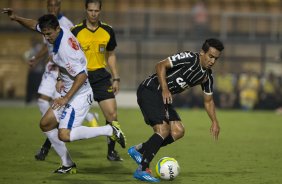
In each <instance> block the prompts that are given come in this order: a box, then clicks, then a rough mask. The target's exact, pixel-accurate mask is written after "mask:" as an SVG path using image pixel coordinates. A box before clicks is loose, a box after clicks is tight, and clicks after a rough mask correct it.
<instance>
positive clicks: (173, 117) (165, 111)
mask: <svg viewBox="0 0 282 184" xmlns="http://www.w3.org/2000/svg"><path fill="white" fill-rule="evenodd" d="M137 102H138V105H139V107H140V109H141V111H142V114H143V116H144V120H145V122H146V123H147V124H148V125H151V126H154V125H156V124H162V123H163V121H165V122H167V123H168V122H169V121H181V119H180V117H179V115H178V114H177V112H176V111H175V109H174V108H173V106H172V105H165V104H164V103H163V98H162V94H161V92H160V91H156V90H152V89H149V88H146V87H144V86H143V85H140V86H139V87H138V90H137Z"/></svg>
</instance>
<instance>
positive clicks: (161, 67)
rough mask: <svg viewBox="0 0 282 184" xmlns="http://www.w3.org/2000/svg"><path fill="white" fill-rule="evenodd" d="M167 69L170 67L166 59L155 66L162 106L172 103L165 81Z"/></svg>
mask: <svg viewBox="0 0 282 184" xmlns="http://www.w3.org/2000/svg"><path fill="white" fill-rule="evenodd" d="M169 68H171V65H170V62H169V60H168V59H165V60H162V61H160V62H158V63H157V64H156V72H157V75H158V80H159V83H160V85H161V89H162V95H163V102H164V104H171V103H172V95H171V93H170V91H169V90H168V86H167V81H166V70H167V69H169Z"/></svg>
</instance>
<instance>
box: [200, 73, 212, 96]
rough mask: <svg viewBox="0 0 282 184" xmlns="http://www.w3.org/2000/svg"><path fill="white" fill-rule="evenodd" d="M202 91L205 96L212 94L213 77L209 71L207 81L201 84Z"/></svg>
mask: <svg viewBox="0 0 282 184" xmlns="http://www.w3.org/2000/svg"><path fill="white" fill-rule="evenodd" d="M201 87H202V90H203V92H204V93H205V94H207V95H212V94H213V76H212V73H211V71H210V72H209V73H208V75H207V80H206V81H205V82H204V83H202V84H201Z"/></svg>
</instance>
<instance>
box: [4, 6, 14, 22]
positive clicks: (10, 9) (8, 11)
mask: <svg viewBox="0 0 282 184" xmlns="http://www.w3.org/2000/svg"><path fill="white" fill-rule="evenodd" d="M2 13H6V14H7V15H8V16H9V17H10V19H11V20H15V19H16V15H15V13H14V10H13V9H12V8H3V9H2Z"/></svg>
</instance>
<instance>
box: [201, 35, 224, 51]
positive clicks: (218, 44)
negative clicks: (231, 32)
mask: <svg viewBox="0 0 282 184" xmlns="http://www.w3.org/2000/svg"><path fill="white" fill-rule="evenodd" d="M210 47H214V48H216V50H218V51H220V52H221V51H223V49H224V46H223V43H222V42H221V41H219V40H218V39H215V38H210V39H207V40H206V41H205V43H204V44H203V46H202V50H203V51H204V52H208V50H209V48H210Z"/></svg>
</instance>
